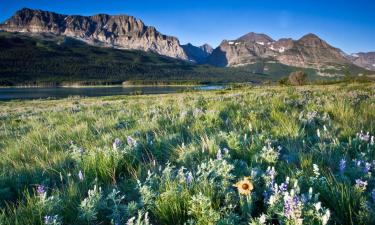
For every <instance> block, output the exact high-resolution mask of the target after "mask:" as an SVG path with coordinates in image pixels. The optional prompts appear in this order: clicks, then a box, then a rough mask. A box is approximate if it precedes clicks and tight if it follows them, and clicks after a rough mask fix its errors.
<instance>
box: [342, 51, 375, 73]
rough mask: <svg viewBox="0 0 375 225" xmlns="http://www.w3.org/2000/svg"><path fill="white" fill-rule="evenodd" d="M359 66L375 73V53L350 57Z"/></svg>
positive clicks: (363, 53) (355, 54) (364, 53)
mask: <svg viewBox="0 0 375 225" xmlns="http://www.w3.org/2000/svg"><path fill="white" fill-rule="evenodd" d="M348 59H349V60H351V61H352V62H353V63H354V64H356V65H357V66H360V67H363V68H366V69H368V70H372V71H375V52H360V53H354V54H351V55H349V56H348Z"/></svg>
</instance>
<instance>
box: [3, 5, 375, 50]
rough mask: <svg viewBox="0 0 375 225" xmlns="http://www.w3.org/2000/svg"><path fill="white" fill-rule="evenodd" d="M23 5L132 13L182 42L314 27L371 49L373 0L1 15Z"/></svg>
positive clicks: (332, 38) (340, 41)
mask: <svg viewBox="0 0 375 225" xmlns="http://www.w3.org/2000/svg"><path fill="white" fill-rule="evenodd" d="M24 7H28V8H33V9H42V10H48V11H54V12H57V13H62V14H68V15H70V14H73V15H93V14H98V13H106V14H114V15H118V14H127V15H132V16H135V17H136V18H139V19H141V20H142V21H143V22H145V23H146V25H150V26H155V27H156V28H157V30H159V31H160V32H161V33H163V34H167V35H172V36H175V37H177V38H179V40H180V42H181V44H186V43H192V44H194V45H197V46H199V45H202V44H204V43H208V44H210V45H212V46H213V47H216V46H218V45H219V44H220V42H221V41H222V40H224V39H226V40H231V39H236V38H238V37H240V36H242V35H244V34H246V33H248V32H256V33H265V34H267V35H269V36H270V37H272V38H273V39H275V40H277V39H279V38H284V37H290V38H293V39H299V38H301V37H302V36H303V35H305V34H307V33H314V34H317V35H318V36H320V37H321V38H322V39H324V40H326V41H327V42H328V43H329V44H331V45H333V46H335V47H338V48H341V49H342V50H344V51H345V52H347V53H355V52H368V51H375V0H355V1H353V0H351V1H348V0H341V1H339V0H331V1H330V0H310V1H306V0H299V1H297V0H289V1H287V0H284V1H281V0H267V1H264V0H263V1H262V0H259V1H254V0H232V1H224V0H198V1H197V0H164V1H161V0H131V1H130V0H112V1H111V0H90V1H88V0H0V21H1V22H3V21H5V20H6V19H7V18H9V17H11V16H12V14H13V13H14V12H16V11H17V10H19V9H21V8H24Z"/></svg>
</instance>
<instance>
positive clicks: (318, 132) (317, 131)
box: [316, 129, 320, 138]
mask: <svg viewBox="0 0 375 225" xmlns="http://www.w3.org/2000/svg"><path fill="white" fill-rule="evenodd" d="M316 135H317V136H318V138H320V130H319V129H317V130H316Z"/></svg>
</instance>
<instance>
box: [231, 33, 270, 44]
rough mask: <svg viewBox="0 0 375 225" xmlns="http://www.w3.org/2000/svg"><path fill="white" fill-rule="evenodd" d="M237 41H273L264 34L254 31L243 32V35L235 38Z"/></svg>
mask: <svg viewBox="0 0 375 225" xmlns="http://www.w3.org/2000/svg"><path fill="white" fill-rule="evenodd" d="M237 40H238V41H243V42H258V43H260V44H261V43H263V44H264V43H269V42H274V40H273V39H272V38H270V37H269V36H267V35H265V34H257V33H254V32H250V33H247V34H245V35H244V36H242V37H240V38H238V39H237Z"/></svg>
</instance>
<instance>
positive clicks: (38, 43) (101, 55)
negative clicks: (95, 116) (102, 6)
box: [0, 31, 314, 86]
mask: <svg viewBox="0 0 375 225" xmlns="http://www.w3.org/2000/svg"><path fill="white" fill-rule="evenodd" d="M295 70H300V68H291V67H287V66H284V67H279V68H277V69H276V68H275V70H272V71H269V72H270V73H264V74H255V73H254V72H255V69H253V68H248V67H241V68H229V67H228V68H219V67H213V66H209V65H196V64H193V63H189V62H188V61H186V60H178V59H174V58H170V57H166V56H162V55H159V54H156V53H153V52H144V51H139V50H124V49H115V48H107V47H99V46H93V45H89V44H87V43H86V42H83V41H80V40H77V39H76V38H70V37H66V36H61V35H54V34H45V33H41V34H34V33H33V34H29V33H11V32H3V31H0V86H13V85H46V86H55V85H100V84H121V83H122V82H125V81H127V82H130V83H136V84H186V83H189V84H207V83H227V82H253V83H260V82H263V81H264V80H271V81H277V80H279V79H280V76H283V75H285V74H288V73H290V72H291V71H295ZM311 76H314V74H313V73H311Z"/></svg>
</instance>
